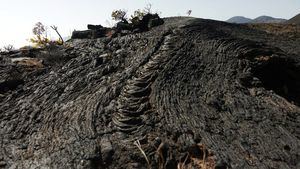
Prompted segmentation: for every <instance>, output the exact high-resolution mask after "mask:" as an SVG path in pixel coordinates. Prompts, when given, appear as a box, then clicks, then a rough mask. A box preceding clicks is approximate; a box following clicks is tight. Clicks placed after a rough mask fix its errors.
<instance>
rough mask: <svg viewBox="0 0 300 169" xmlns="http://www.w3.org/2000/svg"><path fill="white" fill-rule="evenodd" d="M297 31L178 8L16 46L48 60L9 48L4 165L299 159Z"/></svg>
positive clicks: (1, 139)
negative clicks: (54, 44)
mask: <svg viewBox="0 0 300 169" xmlns="http://www.w3.org/2000/svg"><path fill="white" fill-rule="evenodd" d="M283 40H284V41H283ZM297 40H298V42H299V38H296V39H295V40H290V39H289V38H288V37H286V38H285V37H282V36H276V35H272V34H267V33H266V32H263V31H259V30H254V29H250V28H249V27H247V26H246V25H232V24H228V23H224V22H217V21H212V20H202V19H193V18H169V19H165V24H164V25H161V26H159V27H156V28H153V29H151V30H150V31H147V32H144V33H135V34H129V35H126V36H122V37H116V38H98V39H76V40H71V41H69V42H67V44H66V46H67V47H64V48H55V49H51V55H50V56H49V53H47V52H46V53H45V51H43V50H41V51H36V52H34V53H25V54H24V53H21V54H18V55H22V56H23V55H24V56H30V57H35V58H38V59H43V60H45V62H44V66H43V67H40V66H36V65H33V66H32V64H29V65H31V67H30V68H28V64H13V63H10V58H11V57H15V56H16V55H17V54H6V55H4V54H3V55H1V60H0V62H1V67H0V77H1V81H0V83H1V85H2V86H3V87H2V88H1V87H0V89H1V91H0V92H1V97H0V101H1V103H0V168H1V167H2V168H47V167H49V168H147V167H149V166H150V167H152V168H177V167H178V168H180V167H181V168H187V167H191V168H199V166H200V165H202V166H203V165H204V163H205V165H206V166H207V167H208V168H209V167H213V166H215V167H216V168H294V169H296V168H299V167H300V164H299V161H300V150H299V146H300V140H299V139H300V132H299V127H300V108H299V105H300V97H299V96H300V90H299V89H300V76H299V74H300V62H299V60H298V59H299V56H300V51H299V50H300V45H299V44H300V43H295V42H297ZM293 45H294V46H293ZM26 63H27V62H26ZM58 63H59V64H58ZM14 80H19V81H18V82H20V83H18V82H17V83H16V82H15V81H14ZM8 82H10V83H13V84H15V85H14V86H13V87H11V88H9V86H11V85H8ZM139 144H140V148H141V149H142V150H143V152H144V153H145V155H146V156H147V160H148V162H149V163H150V164H149V166H148V164H147V160H146V158H145V157H144V155H143V153H142V151H140V150H139V148H138V147H139V146H136V145H139Z"/></svg>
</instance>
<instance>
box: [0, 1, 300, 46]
mask: <svg viewBox="0 0 300 169" xmlns="http://www.w3.org/2000/svg"><path fill="white" fill-rule="evenodd" d="M1 1H2V2H1V3H0V19H1V24H2V26H1V28H0V37H1V41H0V47H2V46H4V45H8V44H12V45H14V46H15V47H21V46H24V45H28V44H29V43H28V41H27V39H29V38H30V37H32V33H31V31H32V28H33V26H34V24H35V23H36V22H42V23H43V24H44V25H47V26H50V25H56V26H58V29H59V31H60V32H61V34H62V35H63V37H67V36H70V35H71V33H72V31H73V30H74V29H75V30H84V29H86V25H87V24H101V25H104V26H109V25H108V24H107V22H106V21H109V22H110V21H111V17H110V14H111V11H113V10H115V9H126V10H128V13H129V14H131V13H132V12H133V11H134V10H136V9H143V8H144V7H145V6H146V5H147V4H148V3H151V4H152V10H153V12H161V16H162V17H169V16H179V15H180V16H184V15H186V12H187V10H189V9H191V10H192V15H191V16H193V17H198V18H206V19H215V20H221V21H224V20H227V19H229V18H231V17H233V16H244V17H248V18H256V17H258V16H262V15H268V16H272V17H276V18H284V19H290V18H291V17H293V16H295V15H297V14H298V13H300V1H299V0H276V2H274V0H252V1H246V2H245V1H241V0H227V1H224V0H210V1H209V0H186V1H179V0H164V1H159V0H148V1H141V0H110V1H101V0H85V1H80V0H72V1H70V0H51V1H45V0H27V1H21V0H1ZM50 36H52V37H56V34H55V33H53V32H52V33H51V34H50Z"/></svg>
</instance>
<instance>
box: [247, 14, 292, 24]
mask: <svg viewBox="0 0 300 169" xmlns="http://www.w3.org/2000/svg"><path fill="white" fill-rule="evenodd" d="M286 21H287V20H286V19H282V18H273V17H270V16H260V17H257V18H255V19H253V20H252V21H251V22H250V23H283V22H286Z"/></svg>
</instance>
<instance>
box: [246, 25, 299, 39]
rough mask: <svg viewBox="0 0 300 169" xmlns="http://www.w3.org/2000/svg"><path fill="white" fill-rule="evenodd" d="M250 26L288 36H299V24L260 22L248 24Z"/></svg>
mask: <svg viewBox="0 0 300 169" xmlns="http://www.w3.org/2000/svg"><path fill="white" fill-rule="evenodd" d="M248 26H249V27H250V28H254V29H257V30H262V31H265V32H267V33H270V34H275V35H285V36H288V37H300V25H296V24H280V23H262V24H249V25H248Z"/></svg>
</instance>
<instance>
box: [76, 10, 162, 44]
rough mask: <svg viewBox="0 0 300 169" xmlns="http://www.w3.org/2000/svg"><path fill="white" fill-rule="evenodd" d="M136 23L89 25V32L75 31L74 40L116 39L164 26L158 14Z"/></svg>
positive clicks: (124, 21) (135, 20)
mask: <svg viewBox="0 0 300 169" xmlns="http://www.w3.org/2000/svg"><path fill="white" fill-rule="evenodd" d="M132 20H133V21H134V22H132V23H128V21H127V20H122V21H119V22H118V23H117V24H116V26H115V27H113V28H106V27H103V26H101V25H91V24H89V25H88V26H87V27H88V30H84V31H73V33H72V37H71V38H72V39H96V38H102V37H116V36H117V35H120V36H123V35H128V34H131V33H137V32H144V31H148V30H149V29H151V28H153V27H156V26H159V25H162V24H164V20H163V19H161V18H160V17H159V16H158V14H150V13H148V14H145V15H144V16H143V17H142V19H139V18H137V17H136V18H133V19H132Z"/></svg>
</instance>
